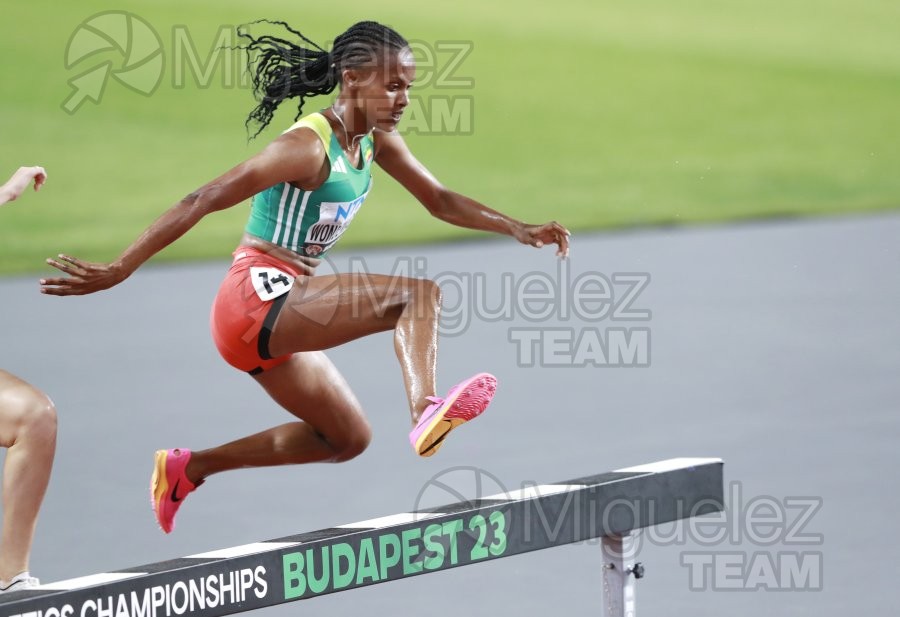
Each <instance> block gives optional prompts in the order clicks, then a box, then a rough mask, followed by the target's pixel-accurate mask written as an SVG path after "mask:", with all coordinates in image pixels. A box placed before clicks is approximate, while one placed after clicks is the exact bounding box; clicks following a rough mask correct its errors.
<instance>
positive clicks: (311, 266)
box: [241, 232, 322, 276]
mask: <svg viewBox="0 0 900 617" xmlns="http://www.w3.org/2000/svg"><path fill="white" fill-rule="evenodd" d="M241 246H249V247H250V248H254V249H256V250H257V251H262V252H263V253H266V254H268V255H271V256H272V257H274V258H276V259H278V260H280V261H283V262H286V263H288V264H290V265H292V266H294V267H295V268H296V269H297V271H298V272H300V273H301V274H305V275H306V276H313V274H315V270H316V266H318V265H319V264H320V263H322V260H321V259H316V258H315V257H307V256H306V255H300V254H298V253H295V252H294V251H292V250H290V249H286V248H284V247H281V246H278V245H277V244H272V243H271V242H269V241H268V240H263V239H262V238H260V237H258V236H254V235H253V234H250V233H247V232H244V235H243V237H241Z"/></svg>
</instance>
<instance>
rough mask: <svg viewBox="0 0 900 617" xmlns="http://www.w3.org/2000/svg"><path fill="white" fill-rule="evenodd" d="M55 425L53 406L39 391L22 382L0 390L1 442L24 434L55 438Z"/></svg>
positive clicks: (54, 408)
mask: <svg viewBox="0 0 900 617" xmlns="http://www.w3.org/2000/svg"><path fill="white" fill-rule="evenodd" d="M56 424H57V417H56V407H55V406H54V404H53V401H51V400H50V397H48V396H47V395H46V394H44V393H43V392H41V391H40V390H38V389H36V388H33V387H31V386H28V385H22V386H19V387H12V388H7V389H5V390H3V391H2V392H0V434H2V439H3V442H4V444H7V445H8V444H9V443H12V442H14V441H16V439H18V438H19V437H21V436H24V435H28V436H29V437H33V438H36V439H43V440H51V439H55V438H56Z"/></svg>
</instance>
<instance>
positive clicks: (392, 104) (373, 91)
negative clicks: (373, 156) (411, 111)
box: [347, 48, 416, 132]
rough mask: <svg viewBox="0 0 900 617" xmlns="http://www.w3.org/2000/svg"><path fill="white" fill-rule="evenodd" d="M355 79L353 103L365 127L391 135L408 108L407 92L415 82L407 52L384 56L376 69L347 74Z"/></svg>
mask: <svg viewBox="0 0 900 617" xmlns="http://www.w3.org/2000/svg"><path fill="white" fill-rule="evenodd" d="M347 77H351V78H355V79H356V82H355V84H354V86H355V97H354V98H355V99H356V104H357V106H358V108H359V109H360V110H361V111H362V112H363V113H364V115H365V118H366V124H367V125H368V127H369V128H370V129H375V130H378V131H386V132H390V131H394V130H396V128H397V124H399V122H400V117H401V115H402V114H403V110H404V109H405V108H406V106H407V105H409V89H410V88H411V87H412V82H413V80H414V79H415V78H416V61H415V59H414V58H413V55H412V52H411V51H410V50H409V49H408V48H405V49H401V50H399V51H391V52H386V53H385V54H384V56H383V62H379V63H378V65H377V66H376V67H375V68H372V69H364V70H356V71H348V75H347Z"/></svg>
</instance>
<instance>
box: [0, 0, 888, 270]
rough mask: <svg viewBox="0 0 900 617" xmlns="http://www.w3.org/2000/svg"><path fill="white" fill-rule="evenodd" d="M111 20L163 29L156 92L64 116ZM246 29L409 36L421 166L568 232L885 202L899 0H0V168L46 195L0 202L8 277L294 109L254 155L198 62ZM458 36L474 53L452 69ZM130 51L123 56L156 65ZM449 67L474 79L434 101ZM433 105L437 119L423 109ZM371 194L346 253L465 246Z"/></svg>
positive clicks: (219, 58)
mask: <svg viewBox="0 0 900 617" xmlns="http://www.w3.org/2000/svg"><path fill="white" fill-rule="evenodd" d="M104 11H127V12H131V13H133V14H135V15H136V16H138V17H139V18H140V19H141V20H143V22H146V23H147V24H149V25H150V26H151V28H152V29H153V31H155V32H156V33H157V34H158V35H159V39H160V41H161V49H162V54H161V55H160V54H157V56H156V57H157V58H158V59H159V58H161V59H162V60H163V64H162V65H161V69H162V79H161V82H160V84H159V86H158V88H157V89H156V90H155V91H154V92H153V93H152V94H151V95H150V96H145V95H142V94H140V93H137V92H135V91H133V90H130V89H128V88H126V87H125V86H124V85H122V83H120V82H118V81H116V80H114V79H109V80H108V83H106V84H105V89H104V91H103V93H102V97H101V100H100V102H99V103H95V102H93V101H90V100H86V101H85V102H84V103H83V104H82V105H81V106H80V107H79V108H78V109H77V111H75V113H72V114H69V113H67V112H66V111H64V110H63V108H62V106H63V103H64V102H65V101H66V100H67V98H68V97H69V96H70V95H71V93H72V92H73V88H72V86H71V85H70V83H69V82H70V80H72V79H73V78H75V77H77V76H79V75H81V74H84V73H85V72H88V71H90V70H92V69H93V68H95V67H97V66H100V65H101V64H102V63H104V62H110V63H111V67H112V68H113V69H115V70H121V69H123V67H124V64H125V62H126V59H125V58H124V57H123V54H122V53H121V52H119V51H118V50H105V51H104V50H100V51H98V52H97V53H96V54H93V55H90V56H88V57H86V58H83V59H82V60H81V61H80V62H77V63H75V64H74V65H73V66H72V67H70V68H67V67H66V53H67V46H68V45H69V43H70V40H72V38H73V35H74V34H75V33H76V32H77V31H81V30H84V28H80V26H81V25H82V24H84V23H85V22H90V23H93V24H94V25H96V24H97V23H98V22H96V21H94V22H91V21H90V20H91V18H92V16H95V15H96V14H98V13H102V12H104ZM258 18H270V19H283V20H286V21H288V22H289V23H291V24H292V25H293V26H294V27H295V28H298V29H300V30H302V31H303V33H304V34H306V35H307V36H309V37H310V38H312V39H313V40H315V41H317V42H320V43H321V44H323V45H324V44H326V43H328V42H330V40H331V39H332V38H333V37H334V36H335V35H337V34H338V33H340V32H341V31H343V30H344V29H345V28H346V27H347V26H349V25H350V24H351V23H353V22H354V21H357V20H360V19H376V20H379V21H383V22H385V23H388V24H390V25H392V26H393V27H395V28H396V29H397V30H399V31H400V32H401V33H402V34H404V36H406V37H407V38H408V39H411V40H416V41H419V42H420V43H419V44H418V48H419V49H420V50H421V53H418V54H417V55H419V56H420V57H421V59H422V61H423V63H422V67H421V68H420V75H421V76H422V78H423V79H422V81H423V82H425V83H424V84H422V86H421V87H418V88H416V90H415V95H416V97H418V98H417V99H416V103H415V105H416V107H415V108H414V110H412V111H413V113H411V114H410V113H408V114H407V115H408V116H410V117H409V118H407V120H405V122H407V127H406V128H407V131H409V129H411V128H417V129H418V131H416V132H408V134H407V138H408V141H409V143H410V144H411V147H412V149H413V151H414V152H415V153H416V154H417V156H418V157H419V159H420V160H421V161H422V162H423V163H425V165H426V166H428V167H429V169H431V171H432V172H433V173H435V175H437V177H438V178H439V179H441V180H442V181H443V182H444V183H445V184H446V185H448V186H450V187H451V188H453V189H455V190H458V191H460V192H463V193H465V194H467V195H469V196H472V197H474V198H476V199H479V200H482V201H484V202H485V203H487V204H488V205H490V206H492V207H494V208H496V209H499V210H501V211H503V212H506V213H508V214H510V215H511V216H514V217H516V218H519V219H523V220H526V221H530V222H544V221H545V220H549V219H557V220H559V221H561V222H562V223H564V224H565V225H567V226H568V227H570V228H571V229H573V230H576V231H577V230H582V229H596V228H604V227H625V226H634V225H646V224H653V225H658V224H682V223H697V222H707V221H722V220H733V219H746V218H756V217H767V216H793V215H809V214H829V213H842V212H852V211H865V210H876V209H885V208H896V207H897V206H898V205H900V173H898V169H900V113H898V109H900V36H898V24H900V3H898V2H896V0H855V1H854V2H850V1H849V0H789V1H788V2H784V1H778V2H775V1H774V0H755V1H752V2H751V1H749V0H719V1H718V2H714V3H711V2H708V1H707V0H683V1H681V2H677V3H673V2H670V1H668V0H628V1H627V2H626V1H624V0H621V1H618V2H612V1H609V0H561V1H559V2H554V3H544V2H518V3H488V2H484V0H477V1H475V0H459V1H457V2H453V3H438V4H430V5H427V6H426V5H425V4H424V3H419V4H412V3H408V2H400V1H397V0H390V1H384V2H365V3H363V2H358V1H356V0H346V1H344V2H341V3H337V4H336V3H301V2H286V1H275V0H255V1H254V2H247V1H244V2H235V1H231V0H216V1H215V2H213V1H212V0H179V1H172V0H168V1H167V0H153V1H149V0H147V1H139V2H136V1H131V0H125V1H122V2H118V3H115V4H114V5H113V4H110V3H108V2H99V1H93V0H91V1H80V2H77V3H60V2H56V1H53V2H51V1H50V0H32V1H29V2H15V3H6V4H5V5H4V20H3V22H2V24H0V51H2V57H3V79H2V83H0V88H2V96H0V142H2V148H0V163H2V164H0V174H2V175H3V181H5V179H6V178H7V177H8V176H9V175H10V174H11V173H12V172H13V171H14V170H15V168H17V167H18V166H19V165H31V164H41V165H44V166H45V167H46V168H47V170H48V172H49V181H48V183H47V185H46V187H45V189H44V190H43V191H42V192H41V193H39V194H37V195H34V194H32V193H28V194H26V195H25V196H23V197H22V198H21V200H19V201H17V202H15V203H14V204H11V205H8V206H5V207H4V208H3V209H2V213H0V214H2V216H0V245H2V247H3V255H2V259H0V273H12V272H23V271H29V272H31V271H40V270H43V269H44V266H43V259H44V258H45V257H47V256H49V255H55V254H56V253H59V252H67V253H70V254H74V255H77V256H79V257H82V258H85V259H89V260H107V259H111V258H113V257H114V256H116V255H117V254H118V253H119V252H120V251H121V250H122V249H123V248H124V247H125V246H127V245H128V243H129V242H130V241H131V240H132V239H134V238H135V237H136V236H137V235H138V234H139V233H140V232H141V231H142V230H143V229H144V228H145V227H146V226H147V225H148V224H149V223H151V222H152V221H153V220H154V219H155V218H156V217H157V216H158V215H159V214H160V213H161V212H162V211H163V210H164V209H165V208H167V207H169V206H170V205H172V204H174V203H175V202H177V201H178V200H179V199H180V198H181V197H182V196H184V195H185V194H187V193H189V192H191V191H192V190H194V189H196V188H197V187H199V186H201V185H202V184H203V183H205V182H206V181H208V180H210V179H212V178H214V177H216V176H218V175H220V174H221V173H223V172H224V171H226V170H227V169H229V168H230V167H231V166H233V165H235V164H237V163H238V162H240V161H241V160H243V159H245V158H247V157H249V156H251V155H252V154H254V153H255V152H257V151H258V150H259V149H261V148H262V147H263V146H264V145H265V143H266V142H267V141H268V140H270V139H272V138H273V137H274V136H275V135H277V134H278V132H279V131H281V130H283V129H284V128H286V127H287V126H288V125H289V124H290V123H291V122H292V120H293V117H294V114H295V112H296V108H295V107H292V108H290V109H288V108H285V109H282V110H280V112H279V114H278V116H276V118H275V120H274V122H273V124H272V125H271V127H270V128H269V129H268V130H267V131H266V132H265V133H264V134H262V135H261V136H260V137H258V138H257V139H256V140H254V141H252V142H249V143H248V142H247V134H246V132H245V129H244V125H243V122H244V118H245V117H246V115H247V113H248V112H249V110H250V109H251V108H252V107H253V105H254V103H253V100H252V97H251V93H250V91H249V89H248V88H247V87H246V86H245V85H242V84H241V83H240V81H241V78H240V72H241V69H242V60H241V58H240V56H239V55H237V54H236V52H231V51H228V50H216V49H214V48H215V46H216V41H217V37H218V35H219V34H220V33H225V34H226V35H227V34H228V33H229V32H232V31H233V28H229V27H233V26H235V25H237V24H241V23H246V22H249V21H252V20H255V19H258ZM129 23H130V24H131V26H132V27H133V32H132V35H133V36H134V37H138V35H139V34H140V33H141V32H145V31H144V30H143V29H142V26H141V24H140V23H138V22H137V21H132V22H129ZM223 26H225V27H226V28H225V29H224V30H221V29H222V28H223ZM81 36H84V32H82V33H81ZM229 36H230V35H229ZM85 40H86V39H83V38H81V39H79V43H78V44H79V45H81V46H82V47H83V46H84V44H85V43H84V41H85ZM224 40H225V41H226V42H232V43H233V42H235V41H236V40H237V39H235V38H234V37H231V38H226V39H224ZM185 41H190V44H189V45H187V46H186V45H184V44H183V43H184V42H185ZM222 41H223V40H219V42H220V43H221V42H222ZM453 42H456V43H460V42H462V43H464V44H466V45H468V44H471V45H472V51H471V53H469V54H468V55H467V56H466V57H465V58H464V59H462V62H461V63H459V64H458V66H456V67H455V68H454V67H452V66H451V64H453V63H454V61H456V60H458V59H459V58H458V57H457V56H456V55H455V52H453V51H448V46H452V45H453ZM151 43H152V41H151ZM141 45H143V47H142V48H141V49H136V50H134V51H135V53H136V54H137V55H138V56H141V55H142V54H143V55H148V54H150V53H151V52H153V51H154V47H155V43H153V44H151V45H149V47H148V46H147V43H146V40H144V41H143V43H141ZM426 49H430V50H435V51H434V53H432V54H425V53H424V50H426ZM185 50H188V51H187V53H185ZM145 52H146V53H145ZM429 55H430V56H431V57H428V56H429ZM151 61H152V59H151ZM213 62H215V63H216V64H212V63H213ZM194 65H196V66H195V69H196V68H199V69H200V70H199V71H196V70H192V68H191V67H192V66H194ZM151 66H152V65H151V64H147V65H145V68H144V71H147V70H149V68H148V67H151ZM451 69H452V70H451ZM204 70H206V71H208V72H207V73H206V75H204V74H203V73H204ZM448 71H451V74H450V75H446V73H447V72H448ZM127 72H128V71H125V73H127ZM151 72H152V71H151ZM198 72H199V74H197V73H198ZM125 73H120V75H122V76H123V78H126V79H127V78H129V76H128V75H125ZM441 74H444V77H445V78H447V77H449V78H451V79H454V80H460V79H469V80H471V82H472V85H471V86H468V87H466V86H460V87H456V88H444V87H440V88H439V87H437V85H439V84H437V83H436V82H437V79H436V77H437V76H438V75H441ZM142 75H144V77H141V76H142ZM130 77H131V78H132V79H139V78H140V79H143V81H144V82H146V73H140V72H138V71H136V70H132V71H131V73H130ZM150 81H151V82H152V81H153V80H152V79H151V80H150ZM144 85H145V84H144ZM327 104H328V100H327V99H322V100H319V101H311V102H309V103H308V104H307V107H306V108H305V110H306V111H314V110H316V109H318V108H320V107H324V106H325V105H327ZM441 106H444V108H446V109H444V110H445V111H447V109H449V111H450V112H451V116H446V115H444V116H442V115H441V114H440V113H438V112H434V113H429V109H431V108H432V107H433V108H434V109H438V110H440V109H441ZM447 106H449V108H447ZM286 107H287V106H286ZM452 113H455V114H457V115H456V116H455V117H452ZM448 118H449V120H448ZM375 182H376V190H375V191H374V192H373V193H372V196H370V199H369V201H368V202H367V204H366V207H365V208H363V210H362V212H361V214H360V215H359V216H358V217H357V221H356V223H355V224H354V226H353V228H351V229H350V231H349V232H348V233H347V234H346V235H345V236H344V240H343V242H342V245H341V247H342V250H345V251H346V250H347V247H348V246H349V245H354V244H355V245H361V244H368V245H372V244H385V243H420V242H432V241H436V240H448V239H455V238H462V237H470V236H471V235H472V232H468V231H466V230H460V229H455V228H452V227H450V226H448V225H446V224H443V223H441V222H439V221H436V220H434V219H431V218H430V217H429V216H428V214H427V213H426V212H425V210H424V209H423V208H421V207H420V206H419V205H418V204H417V203H415V202H414V200H413V199H412V198H411V197H410V196H409V195H408V194H406V193H405V192H404V191H403V190H402V189H401V188H400V187H399V186H398V185H396V183H394V182H393V180H391V179H390V178H389V177H387V176H386V174H384V173H382V172H381V171H380V170H378V171H376V180H375ZM246 216H247V208H246V207H245V206H244V205H238V206H237V207H235V208H232V209H231V210H228V211H225V212H222V213H218V214H216V215H213V216H210V217H208V218H207V219H205V220H204V221H202V222H201V223H200V225H199V226H198V227H197V228H196V229H194V230H193V231H191V232H190V234H189V235H188V237H186V238H184V239H182V240H181V241H179V242H177V243H176V244H174V245H173V246H171V247H170V248H168V249H167V250H166V251H164V252H163V253H162V254H161V256H160V258H161V259H167V260H173V259H179V260H180V259H187V258H212V257H215V258H223V259H225V258H227V256H228V255H229V253H230V251H231V250H232V248H233V247H234V245H235V244H236V242H237V239H238V238H239V237H240V233H241V230H242V228H243V224H244V221H245V219H246Z"/></svg>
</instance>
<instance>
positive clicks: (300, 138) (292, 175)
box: [41, 130, 328, 296]
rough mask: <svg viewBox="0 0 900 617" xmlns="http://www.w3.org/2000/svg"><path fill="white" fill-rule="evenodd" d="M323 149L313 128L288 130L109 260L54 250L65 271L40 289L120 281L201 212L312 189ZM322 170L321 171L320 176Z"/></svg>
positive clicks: (69, 289) (83, 290) (70, 289)
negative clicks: (286, 190) (282, 190)
mask: <svg viewBox="0 0 900 617" xmlns="http://www.w3.org/2000/svg"><path fill="white" fill-rule="evenodd" d="M325 160H326V159H325V150H324V147H323V146H322V143H321V141H320V140H319V139H318V137H316V135H315V133H313V132H312V131H310V130H294V131H290V132H289V133H285V134H284V135H281V136H280V137H278V138H277V139H276V140H274V141H273V142H272V143H270V144H269V145H268V146H267V147H266V148H265V149H264V150H263V151H262V152H260V153H259V154H257V155H256V156H254V157H253V158H251V159H248V160H247V161H245V162H243V163H241V164H240V165H238V166H237V167H235V168H233V169H231V170H230V171H228V172H227V173H225V174H224V175H222V176H221V177H219V178H216V179H215V180H213V181H212V182H209V183H207V184H205V185H204V186H202V187H201V188H199V189H197V190H196V191H194V192H193V193H191V194H190V195H188V196H187V197H185V198H184V199H182V200H181V201H180V202H178V203H177V204H175V205H174V206H172V207H171V208H169V210H167V211H166V212H165V213H163V215H162V216H160V217H159V218H158V219H157V220H156V221H155V222H154V223H153V224H152V225H151V226H150V227H148V228H147V229H146V231H144V233H143V234H141V235H140V237H139V238H138V239H137V240H135V241H134V242H133V243H132V244H131V246H129V247H128V248H127V249H126V250H125V251H124V252H123V253H122V255H121V256H120V257H119V258H118V259H117V260H116V261H114V262H112V263H110V264H102V263H91V262H86V261H82V260H80V259H76V258H75V257H70V256H68V255H59V257H58V258H57V259H48V260H47V263H48V264H50V265H51V266H53V267H54V268H57V269H58V270H61V271H62V272H64V273H65V274H66V275H68V276H64V277H58V278H46V279H41V293H45V294H50V295H53V296H73V295H84V294H89V293H93V292H95V291H101V290H103V289H109V288H110V287H112V286H114V285H117V284H119V283H121V282H122V281H124V280H125V279H126V278H128V277H129V276H131V274H132V273H133V272H134V271H135V270H137V269H138V267H139V266H140V265H141V264H143V263H144V262H145V261H147V260H148V259H150V258H151V257H152V256H153V255H155V254H156V253H158V252H159V251H161V250H162V249H164V248H165V247H167V246H168V245H169V244H171V243H173V242H174V241H175V240H177V239H178V238H180V237H181V236H182V235H184V234H185V233H186V232H187V231H188V230H189V229H191V228H192V227H193V226H194V225H196V224H197V223H198V222H199V221H200V219H202V218H203V217H204V216H206V215H207V214H210V213H212V212H217V211H219V210H225V209H227V208H230V207H232V206H234V205H236V204H239V203H241V202H243V201H245V200H247V199H249V198H250V197H252V196H253V195H255V194H256V193H258V192H260V191H262V190H265V189H267V188H269V187H270V186H274V185H276V184H278V183H280V182H292V183H294V184H296V185H298V186H301V187H303V188H315V187H316V186H318V185H319V184H321V182H322V181H323V180H324V178H327V175H328V173H327V170H326V169H325V167H326V164H325ZM323 173H324V176H323Z"/></svg>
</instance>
